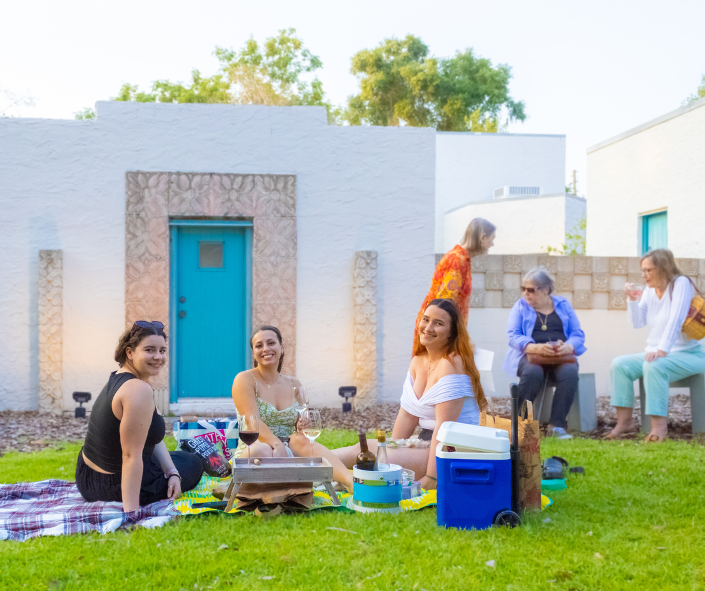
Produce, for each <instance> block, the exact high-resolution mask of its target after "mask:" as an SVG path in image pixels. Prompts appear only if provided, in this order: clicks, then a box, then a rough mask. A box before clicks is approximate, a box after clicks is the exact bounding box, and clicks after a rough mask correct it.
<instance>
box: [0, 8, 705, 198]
mask: <svg viewBox="0 0 705 591" xmlns="http://www.w3.org/2000/svg"><path fill="white" fill-rule="evenodd" d="M703 23H705V1H703V0H670V1H668V2H667V1H654V0H639V1H634V0H610V1H605V0H560V1H559V0H533V1H531V2H529V1H526V0H522V1H518V0H489V1H485V2H477V1H475V0H464V1H457V2H456V1H443V0H435V2H429V1H427V0H426V1H422V2H419V1H417V0H405V1H403V2H398V1H396V0H374V1H368V0H357V1H356V2H330V1H327V2H320V1H317V0H315V1H314V0H305V1H303V0H285V1H278V0H277V1H275V0H271V1H264V0H260V1H259V2H253V1H252V0H250V1H247V2H243V1H241V0H230V1H225V0H201V1H200V2H193V1H188V2H186V1H182V0H170V1H163V0H122V1H121V2H105V1H103V0H90V1H86V0H62V1H61V2H56V0H51V1H39V0H23V1H22V2H14V3H12V5H10V4H9V3H8V4H5V5H4V7H3V9H2V19H1V20H0V112H2V111H3V110H4V109H6V107H7V105H8V103H9V102H10V101H9V99H8V93H10V94H12V95H14V96H16V97H23V98H28V99H32V100H33V102H34V104H33V105H17V106H15V107H13V108H11V109H10V110H8V112H7V114H11V115H13V116H20V117H39V118H65V119H71V118H73V115H74V113H75V112H76V111H79V110H81V109H83V108H85V107H89V106H92V105H93V104H94V103H95V102H96V101H98V100H107V99H109V98H111V97H113V96H115V95H116V94H117V92H118V90H119V89H120V87H121V86H122V84H123V83H126V82H129V83H132V84H138V85H139V86H140V87H141V88H142V89H144V90H148V89H149V88H150V86H151V83H152V82H153V81H154V80H157V79H168V80H172V81H183V82H185V81H188V80H189V79H190V72H191V70H192V69H194V68H197V69H199V70H200V71H201V72H202V74H204V75H211V74H214V73H215V72H216V70H217V67H218V62H217V60H216V59H215V57H214V56H213V50H214V48H215V46H216V45H219V46H224V47H233V48H239V47H241V46H242V45H243V44H244V42H245V41H246V40H247V39H248V38H249V37H250V36H253V37H254V38H255V39H256V40H258V41H260V42H261V41H264V39H266V38H267V37H269V36H272V35H275V34H276V33H277V31H278V30H280V29H283V28H289V27H293V28H295V29H296V31H297V33H298V35H299V37H300V38H302V39H303V41H304V43H305V44H306V46H307V47H308V48H309V49H310V50H311V51H312V52H313V53H314V54H315V55H318V56H319V57H320V58H321V59H322V61H323V69H322V70H321V71H320V72H319V78H320V79H321V81H322V82H323V87H324V90H325V91H326V93H327V96H328V98H329V99H330V100H331V101H332V102H333V103H336V104H342V103H344V102H345V100H346V98H347V97H348V96H350V95H352V94H354V93H356V91H357V88H358V83H357V80H356V78H355V76H353V75H352V74H350V59H351V57H352V56H353V55H354V54H355V53H356V52H358V51H359V50H361V49H366V48H372V47H374V46H376V45H378V44H379V43H380V42H381V41H382V40H383V39H385V38H389V37H398V38H401V37H404V36H406V35H407V34H413V35H416V36H418V37H420V38H421V39H422V40H423V41H424V42H425V43H426V44H427V45H428V46H429V48H430V51H431V53H432V54H434V55H436V56H439V57H447V56H451V55H453V53H454V52H456V51H458V50H465V49H466V48H469V47H471V48H473V50H474V51H475V53H476V54H478V55H480V56H482V57H485V58H488V59H490V60H492V62H493V63H494V64H500V63H502V64H508V65H509V66H511V68H512V73H513V79H512V81H511V85H510V91H511V95H512V97H513V98H514V99H515V100H522V101H524V102H525V103H526V112H527V114H528V118H527V120H526V121H525V122H523V123H519V122H517V123H511V124H510V125H509V128H508V132H509V133H537V134H564V135H566V137H567V154H566V181H568V179H569V178H570V177H571V176H572V171H573V170H577V175H578V193H579V194H582V195H585V196H587V197H588V198H589V183H588V180H589V179H587V159H586V150H587V148H588V147H590V146H592V145H594V144H596V143H598V142H600V141H602V140H605V139H607V138H609V137H612V136H614V135H616V134H619V133H621V132H623V131H626V130H628V129H631V128H632V127H635V126H637V125H639V124H641V123H644V122H646V121H648V120H650V119H653V118H655V117H658V116H660V115H662V114H664V113H667V112H669V111H672V110H673V109H677V108H678V107H680V106H681V104H682V102H683V101H684V99H686V98H687V97H688V96H690V95H691V94H693V93H695V91H696V89H697V87H698V86H699V84H700V80H701V77H702V75H703V74H705V48H704V46H703ZM1 140H2V138H0V141H1Z"/></svg>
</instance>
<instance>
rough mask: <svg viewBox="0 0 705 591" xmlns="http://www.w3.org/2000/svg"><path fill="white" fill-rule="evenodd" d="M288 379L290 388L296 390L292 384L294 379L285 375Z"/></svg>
mask: <svg viewBox="0 0 705 591" xmlns="http://www.w3.org/2000/svg"><path fill="white" fill-rule="evenodd" d="M286 377H287V378H288V379H289V383H290V384H291V389H292V390H296V386H294V380H292V379H291V376H286Z"/></svg>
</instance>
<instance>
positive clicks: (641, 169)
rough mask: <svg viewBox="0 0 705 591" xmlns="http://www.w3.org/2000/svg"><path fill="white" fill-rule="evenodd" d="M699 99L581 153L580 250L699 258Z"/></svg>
mask: <svg viewBox="0 0 705 591" xmlns="http://www.w3.org/2000/svg"><path fill="white" fill-rule="evenodd" d="M703 163H705V99H700V100H698V101H695V102H692V103H690V104H689V105H686V106H684V107H681V108H680V109H676V110H675V111H671V112H670V113H666V114H665V115H663V116H661V117H658V118H657V119H654V120H652V121H648V122H646V123H644V124H643V125H640V126H638V127H636V128H634V129H630V130H629V131H626V132H624V133H622V134H619V135H617V136H615V137H613V138H610V139H608V140H605V141H604V142H601V143H599V144H597V145H596V146H593V147H591V148H590V149H589V150H588V175H589V179H590V199H589V202H588V224H587V249H588V254H591V255H596V256H605V255H612V256H635V255H642V254H643V253H645V252H646V251H647V250H649V249H653V248H659V247H667V248H670V249H671V250H672V251H673V252H674V253H675V255H676V256H677V257H698V258H702V257H705V237H704V234H703V231H702V224H701V221H702V220H703V219H704V218H705V166H703Z"/></svg>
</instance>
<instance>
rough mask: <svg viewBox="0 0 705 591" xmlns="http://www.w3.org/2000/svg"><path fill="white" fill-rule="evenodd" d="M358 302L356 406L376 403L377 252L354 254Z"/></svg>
mask: <svg viewBox="0 0 705 591" xmlns="http://www.w3.org/2000/svg"><path fill="white" fill-rule="evenodd" d="M353 297H354V301H355V313H354V318H355V327H354V338H355V386H357V396H356V398H355V405H356V407H365V406H368V405H370V404H375V403H376V402H377V252H376V251H374V250H359V251H357V252H356V253H355V260H354V270H353Z"/></svg>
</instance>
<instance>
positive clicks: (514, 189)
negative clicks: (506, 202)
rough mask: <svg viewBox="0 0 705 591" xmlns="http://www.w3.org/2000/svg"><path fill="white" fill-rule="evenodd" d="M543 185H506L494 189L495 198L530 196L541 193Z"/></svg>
mask: <svg viewBox="0 0 705 591" xmlns="http://www.w3.org/2000/svg"><path fill="white" fill-rule="evenodd" d="M540 194H541V187H520V186H517V185H505V186H504V187H500V188H499V189H495V190H494V198H495V199H510V198H512V197H529V196H531V195H540Z"/></svg>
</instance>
